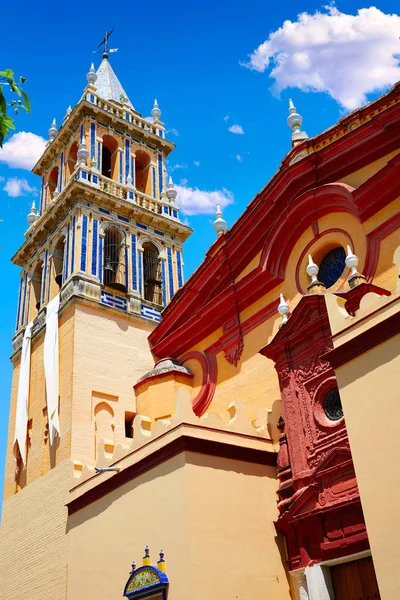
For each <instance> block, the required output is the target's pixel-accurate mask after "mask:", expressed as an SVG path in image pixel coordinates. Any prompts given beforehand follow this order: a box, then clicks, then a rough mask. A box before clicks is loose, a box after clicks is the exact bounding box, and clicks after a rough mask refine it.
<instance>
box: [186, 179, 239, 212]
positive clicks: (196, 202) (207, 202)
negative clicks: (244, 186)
mask: <svg viewBox="0 0 400 600" xmlns="http://www.w3.org/2000/svg"><path fill="white" fill-rule="evenodd" d="M175 187H176V189H177V191H178V195H177V197H176V203H177V204H178V206H179V207H180V209H181V210H182V212H183V213H184V214H185V215H200V214H214V213H215V210H216V206H217V204H218V203H219V204H221V207H222V208H224V207H225V206H228V204H232V203H233V194H232V192H230V191H228V190H226V189H222V190H215V191H213V192H207V191H205V190H199V189H198V188H191V187H186V186H181V185H177V186H175Z"/></svg>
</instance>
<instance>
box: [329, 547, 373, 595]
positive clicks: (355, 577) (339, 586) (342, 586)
mask: <svg viewBox="0 0 400 600" xmlns="http://www.w3.org/2000/svg"><path fill="white" fill-rule="evenodd" d="M330 571H331V578H332V585H333V591H334V594H335V600H380V598H381V596H380V594H379V588H378V582H377V580H376V575H375V569H374V563H373V562H372V557H371V556H367V557H366V558H361V559H359V560H353V561H351V562H347V563H342V564H340V565H335V566H332V567H331V568H330Z"/></svg>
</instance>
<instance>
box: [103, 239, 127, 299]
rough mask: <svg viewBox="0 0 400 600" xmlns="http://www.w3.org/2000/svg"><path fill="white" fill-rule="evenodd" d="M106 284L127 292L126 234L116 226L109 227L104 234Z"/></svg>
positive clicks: (104, 276)
mask: <svg viewBox="0 0 400 600" xmlns="http://www.w3.org/2000/svg"><path fill="white" fill-rule="evenodd" d="M103 264H104V267H103V281H104V284H105V285H108V286H109V287H112V288H114V289H116V290H120V291H121V292H126V278H125V277H126V264H125V234H124V233H122V232H121V231H120V230H119V229H117V228H116V227H109V228H108V229H106V231H105V234H104V262H103Z"/></svg>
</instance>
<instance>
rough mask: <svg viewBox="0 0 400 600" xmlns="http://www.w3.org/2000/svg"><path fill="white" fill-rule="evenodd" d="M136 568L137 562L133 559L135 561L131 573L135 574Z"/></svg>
mask: <svg viewBox="0 0 400 600" xmlns="http://www.w3.org/2000/svg"><path fill="white" fill-rule="evenodd" d="M135 570H136V563H135V561H133V563H132V571H131V573H130V574H131V575H133V573H134V572H135Z"/></svg>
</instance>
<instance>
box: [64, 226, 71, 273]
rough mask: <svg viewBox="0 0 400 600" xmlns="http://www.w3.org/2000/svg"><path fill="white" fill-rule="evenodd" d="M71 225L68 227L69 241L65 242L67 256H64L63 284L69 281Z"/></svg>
mask: <svg viewBox="0 0 400 600" xmlns="http://www.w3.org/2000/svg"><path fill="white" fill-rule="evenodd" d="M70 228H71V226H70V224H69V223H68V225H67V239H66V240H65V254H64V273H63V282H64V281H66V280H67V279H68V261H69V232H70Z"/></svg>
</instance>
